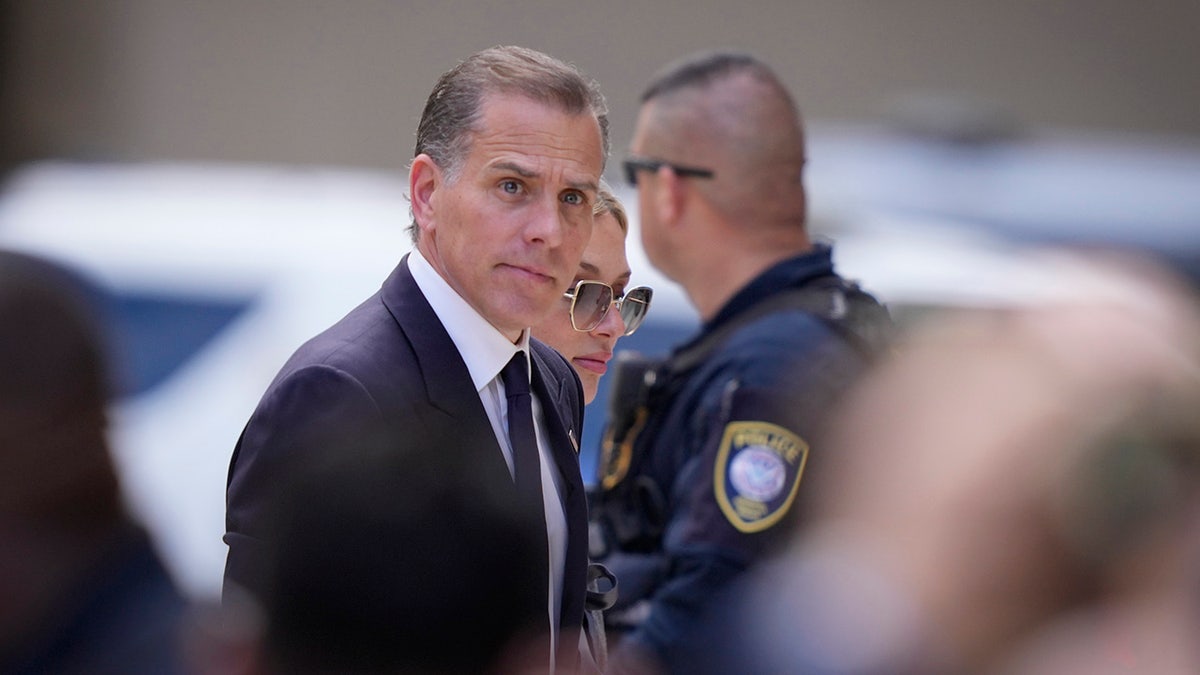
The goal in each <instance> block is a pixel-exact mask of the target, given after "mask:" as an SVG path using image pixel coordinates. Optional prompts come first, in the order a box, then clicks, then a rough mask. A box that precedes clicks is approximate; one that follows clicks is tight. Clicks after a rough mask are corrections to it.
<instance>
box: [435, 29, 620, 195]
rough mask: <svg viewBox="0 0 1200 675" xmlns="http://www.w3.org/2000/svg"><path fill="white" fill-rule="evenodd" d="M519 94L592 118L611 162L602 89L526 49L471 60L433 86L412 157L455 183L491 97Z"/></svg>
mask: <svg viewBox="0 0 1200 675" xmlns="http://www.w3.org/2000/svg"><path fill="white" fill-rule="evenodd" d="M492 93H504V94H520V95H522V96H526V97H528V98H530V99H532V100H534V101H539V102H542V103H545V104H548V105H555V106H558V107H559V108H561V109H562V110H564V111H565V112H567V113H570V114H581V113H584V112H590V113H591V114H592V115H594V116H595V117H596V121H597V122H598V123H599V125H600V137H601V142H602V147H603V152H604V155H603V157H604V159H605V160H607V158H608V151H609V139H608V107H607V104H606V103H605V101H604V95H603V94H601V93H600V88H599V85H597V83H596V82H595V81H594V80H591V79H588V78H586V77H585V76H584V75H583V74H582V73H581V72H579V70H578V69H576V68H575V67H574V66H572V65H570V64H567V63H564V62H562V61H559V60H558V59H556V58H554V57H551V56H548V55H546V54H543V53H541V52H538V51H534V50H532V49H527V48H525V47H515V46H503V47H492V48H490V49H485V50H483V51H481V52H477V53H475V54H472V55H471V56H470V57H468V58H467V59H466V60H465V61H463V62H462V63H459V64H458V65H457V66H455V67H454V68H452V69H451V70H449V71H447V72H446V73H444V74H443V75H442V76H441V77H440V78H439V79H438V81H437V84H436V85H434V87H433V91H432V92H431V93H430V94H429V99H428V100H427V101H426V102H425V111H424V112H423V113H422V114H421V122H420V124H419V125H418V126H417V145H416V152H415V153H414V156H416V155H419V154H421V153H425V154H427V155H429V157H430V158H432V159H433V161H434V162H435V163H436V164H437V165H438V166H439V167H441V168H442V170H443V171H445V172H447V174H448V175H449V176H450V177H451V179H453V178H454V177H456V175H457V172H458V171H459V170H460V169H461V166H462V162H463V159H464V158H465V157H466V156H467V153H468V152H469V151H470V145H471V133H472V132H473V131H475V129H476V125H477V124H478V122H479V117H480V115H481V108H482V106H483V100H484V97H485V96H486V95H487V94H492Z"/></svg>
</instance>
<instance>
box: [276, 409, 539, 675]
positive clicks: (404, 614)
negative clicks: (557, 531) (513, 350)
mask: <svg viewBox="0 0 1200 675" xmlns="http://www.w3.org/2000/svg"><path fill="white" fill-rule="evenodd" d="M461 440H462V436H461V434H458V433H457V432H456V433H453V434H451V433H448V432H447V433H443V434H441V435H440V436H438V437H433V436H428V435H423V434H415V435H413V436H411V437H410V438H408V439H405V440H404V441H402V442H399V443H397V442H395V441H387V442H384V441H382V439H381V441H380V442H379V443H377V444H375V445H373V446H371V445H363V446H360V447H358V448H355V449H354V452H348V453H342V454H341V458H340V459H333V458H331V459H330V460H329V461H328V462H327V463H325V464H322V465H314V466H312V467H310V469H311V470H310V471H309V472H307V474H306V475H303V476H302V477H301V478H299V479H298V480H297V482H296V483H295V484H293V485H292V486H291V487H290V488H289V489H287V490H286V491H285V496H284V497H283V498H281V501H280V509H279V511H278V516H277V519H276V521H275V529H276V533H277V534H276V537H275V539H274V542H275V544H274V549H273V551H272V554H271V556H270V561H271V562H270V565H269V568H270V576H269V582H268V583H267V584H266V586H265V592H264V595H263V598H262V610H263V619H264V621H263V625H264V627H265V633H264V634H263V639H262V641H261V644H262V649H261V652H260V655H259V659H258V663H259V664H260V666H261V667H260V668H259V669H258V670H257V671H256V672H258V673H270V674H277V675H284V674H294V673H343V672H354V673H389V674H393V675H483V674H486V673H493V674H495V675H505V674H508V673H545V672H546V664H545V662H544V661H543V660H541V656H540V654H542V653H544V651H543V650H542V649H541V648H540V647H541V644H542V643H543V642H544V640H545V639H546V636H545V629H546V626H545V606H544V605H543V604H542V603H541V601H540V600H539V599H538V597H537V596H535V595H531V594H529V593H528V592H526V590H527V589H528V588H529V586H530V585H532V584H536V583H538V580H539V572H538V569H539V568H538V565H537V564H536V563H537V560H536V558H535V556H536V555H538V553H537V552H538V548H537V546H535V545H534V544H535V543H536V542H537V539H538V537H539V536H542V534H541V531H540V529H539V528H538V527H536V525H535V524H534V523H532V522H531V521H530V520H529V519H528V518H527V517H526V514H525V513H524V512H523V511H521V510H520V509H519V508H518V505H517V504H516V503H515V502H514V501H513V500H512V499H511V496H510V492H511V490H512V486H511V481H510V480H509V479H508V478H507V476H504V475H503V474H496V473H494V472H490V471H487V470H486V468H485V467H484V466H483V465H481V464H480V463H478V462H474V461H470V460H469V459H468V457H469V455H468V454H465V453H462V452H454V451H451V450H452V447H451V446H450V445H449V443H457V442H460V441H461ZM431 448H434V449H440V450H442V452H436V453H433V452H429V449H431ZM397 485H404V486H405V487H404V489H397V488H396V486H397ZM397 579H399V580H400V581H401V582H400V583H397V582H396V580H397ZM560 670H561V668H560Z"/></svg>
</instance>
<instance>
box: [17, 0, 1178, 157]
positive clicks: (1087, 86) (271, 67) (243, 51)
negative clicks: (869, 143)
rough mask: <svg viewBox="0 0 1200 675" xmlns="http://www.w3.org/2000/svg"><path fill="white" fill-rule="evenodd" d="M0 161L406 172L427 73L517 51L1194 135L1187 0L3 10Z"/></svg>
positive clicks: (827, 102)
mask: <svg viewBox="0 0 1200 675" xmlns="http://www.w3.org/2000/svg"><path fill="white" fill-rule="evenodd" d="M0 7H2V8H3V9H0V12H2V17H0V18H2V28H0V30H2V31H3V32H2V33H0V37H2V40H3V41H2V43H0V45H2V46H0V50H2V53H0V57H2V62H0V63H2V65H0V103H2V107H0V142H2V143H0V162H3V164H4V165H5V166H6V167H11V166H13V165H14V164H17V163H20V162H23V161H27V160H30V159H37V158H46V157H54V158H70V159H96V160H117V161H125V160H133V161H139V160H163V159H168V160H217V161H237V162H241V161H246V162H268V163H289V164H290V163H298V164H310V163H312V164H332V165H342V166H357V167H367V168H384V169H394V168H400V167H403V166H404V165H405V163H406V161H407V159H408V158H409V157H410V156H411V154H412V150H411V147H412V134H413V130H414V128H415V127H416V122H417V119H418V117H419V115H420V112H421V106H422V104H423V102H424V98H425V96H426V94H427V93H428V91H429V89H430V87H431V85H432V83H433V81H434V79H435V78H436V77H437V75H438V74H439V73H441V72H442V71H444V70H446V69H447V68H449V67H451V66H452V65H453V64H454V63H455V62H456V60H458V59H460V58H462V57H463V56H465V55H467V54H469V53H471V52H472V51H475V50H477V49H480V48H483V47H487V46H491V45H495V44H502V43H518V44H523V45H527V46H530V47H534V48H537V49H541V50H544V51H547V52H549V53H551V54H553V55H555V56H558V57H560V58H563V59H566V60H569V61H573V62H575V63H576V64H578V65H579V66H580V67H581V68H582V69H584V70H585V72H587V73H588V74H589V75H591V76H593V77H595V78H596V79H597V80H599V81H600V83H601V84H602V86H603V88H604V90H605V92H606V94H607V96H608V98H609V103H610V107H611V109H612V118H613V125H614V126H613V133H614V137H613V141H614V143H613V147H614V151H615V154H616V155H617V156H619V155H620V153H621V151H622V149H623V148H624V147H625V146H626V145H627V142H628V138H629V133H630V130H631V127H632V124H633V120H634V114H635V110H636V98H637V95H638V93H639V91H640V89H641V87H642V86H643V85H644V83H645V81H646V80H647V78H648V77H649V76H650V74H651V73H652V72H653V71H654V70H656V69H657V68H659V67H660V66H661V65H662V64H663V63H665V62H666V61H668V60H670V59H673V58H675V57H677V56H680V55H681V54H683V53H685V52H688V51H690V50H694V49H699V48H709V47H718V46H727V47H737V48H745V49H750V50H753V51H755V52H756V53H758V54H759V55H761V56H763V57H764V58H766V59H767V60H768V61H769V62H771V63H773V64H774V65H776V66H777V67H778V69H779V70H780V72H781V74H782V76H783V77H784V78H785V79H786V80H787V82H788V83H789V84H790V85H792V86H793V87H794V90H795V91H796V93H797V95H798V98H799V103H800V105H801V107H802V109H803V110H804V112H805V113H806V115H807V117H808V118H809V119H810V120H814V121H821V120H850V121H862V120H875V119H878V118H880V117H881V116H885V115H887V114H889V113H892V112H894V111H895V110H897V109H903V108H904V106H905V105H907V104H906V101H907V102H910V103H911V101H912V97H913V96H914V95H929V96H933V97H938V96H944V95H953V96H955V97H957V98H958V99H959V100H960V101H967V102H970V103H973V104H975V105H978V106H980V107H981V108H982V109H984V110H993V111H998V112H1000V113H1002V114H1004V115H1008V116H1010V117H1006V118H1005V119H1007V120H1015V121H1016V122H1018V123H1019V124H1021V125H1023V126H1025V127H1032V128H1040V127H1069V128H1073V129H1085V130H1098V131H1106V132H1130V133H1135V134H1155V135H1160V134H1169V135H1186V136H1192V137H1196V136H1200V66H1198V64H1200V40H1198V39H1197V38H1196V31H1197V28H1198V27H1200V3H1198V2H1195V1H1194V0H1145V1H1143V2H1129V1H1128V0H1052V1H1049V2H1042V1H1035V0H1012V1H997V0H895V1H885V0H874V1H873V0H743V1H738V2H730V1H727V0H725V1H721V0H655V1H654V2H645V1H644V0H603V1H593V2H579V1H577V0H569V1H563V0H507V1H501V2H489V1H486V0H345V1H334V0H212V1H206V2H183V1H174V0H91V1H86V2H81V1H79V0H0Z"/></svg>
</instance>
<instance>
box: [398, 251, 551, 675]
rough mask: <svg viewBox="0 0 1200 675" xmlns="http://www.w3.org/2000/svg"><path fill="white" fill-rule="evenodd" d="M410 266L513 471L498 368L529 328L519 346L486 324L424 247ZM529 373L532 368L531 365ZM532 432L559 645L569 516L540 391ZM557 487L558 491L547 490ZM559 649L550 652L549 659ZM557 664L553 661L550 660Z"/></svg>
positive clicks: (524, 346)
mask: <svg viewBox="0 0 1200 675" xmlns="http://www.w3.org/2000/svg"><path fill="white" fill-rule="evenodd" d="M408 269H409V271H410V272H411V273H412V276H413V280H414V281H415V282H416V283H417V287H418V288H420V289H421V293H422V294H423V295H424V296H425V299H426V300H428V301H429V305H430V306H431V307H432V308H433V311H434V313H435V314H437V317H438V319H439V320H441V322H442V326H444V327H445V329H446V332H447V333H449V334H450V339H451V340H452V341H453V342H454V346H455V347H456V348H457V349H458V353H459V354H460V355H461V356H462V358H463V361H464V362H465V363H466V364H467V370H468V371H469V372H470V373H471V381H472V382H473V383H474V385H475V390H476V391H477V392H479V400H480V401H481V402H482V403H483V409H484V410H486V411H487V416H488V420H489V421H491V423H492V430H493V431H494V432H495V433H496V440H498V441H499V442H500V449H501V451H502V452H503V453H504V461H505V462H507V463H508V470H509V473H512V471H513V454H512V444H511V442H510V441H509V438H508V401H507V399H506V398H505V392H504V384H503V383H502V382H501V381H500V371H501V370H503V369H504V366H506V365H508V362H509V361H510V360H512V357H513V355H514V354H516V353H517V352H518V351H521V352H524V353H525V358H527V359H528V358H529V329H528V328H526V329H525V330H524V331H523V332H522V333H521V339H520V340H519V342H518V343H517V344H513V343H512V342H509V340H508V338H507V337H505V336H504V334H503V333H501V332H500V331H498V330H496V328H495V326H492V325H491V324H490V323H488V321H487V319H484V318H483V317H482V316H480V315H479V313H478V312H476V311H475V309H474V308H473V307H471V305H470V304H468V303H467V301H466V300H464V299H463V298H462V296H460V295H459V294H458V293H457V292H456V291H455V290H454V289H453V288H451V287H450V284H448V283H446V280H445V279H443V278H442V276H441V275H440V274H438V272H437V270H435V269H433V266H432V265H430V264H429V261H427V260H425V258H424V257H423V256H422V255H421V253H420V251H418V250H417V249H415V248H414V249H413V250H412V253H410V254H409V256H408ZM529 372H530V373H532V372H533V366H532V364H530V367H529ZM532 398H533V420H534V432H535V434H536V435H537V444H538V455H539V457H540V459H541V465H542V467H541V468H542V500H543V505H544V508H545V511H546V536H547V543H548V544H549V545H548V546H547V548H548V550H549V553H550V560H549V563H550V567H549V569H550V580H549V583H550V589H549V591H550V592H549V594H548V597H549V598H550V601H549V604H548V606H547V608H546V611H547V613H548V615H549V618H550V632H551V646H552V647H556V646H557V644H558V615H559V611H560V608H561V606H562V582H563V567H564V565H565V563H566V557H567V517H566V513H565V512H564V510H563V506H562V499H561V498H560V497H559V493H560V492H561V490H562V486H561V485H559V479H558V471H556V470H555V467H556V466H557V465H556V464H555V462H554V458H553V457H552V456H551V454H550V448H549V446H548V444H547V442H546V437H547V432H546V421H545V418H544V416H543V412H542V404H541V401H539V400H538V397H537V395H536V394H535V395H534V396H533V397H532ZM548 486H553V487H554V489H552V490H551V489H548ZM554 652H555V649H553V648H552V649H551V650H550V654H551V659H553V658H554ZM552 665H553V664H552Z"/></svg>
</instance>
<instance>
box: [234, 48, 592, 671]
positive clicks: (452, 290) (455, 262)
mask: <svg viewBox="0 0 1200 675" xmlns="http://www.w3.org/2000/svg"><path fill="white" fill-rule="evenodd" d="M607 150H608V123H607V112H606V109H605V104H604V100H603V97H602V96H601V94H600V93H599V90H598V89H597V88H596V85H595V83H594V82H591V81H590V80H587V79H585V78H584V77H583V76H582V75H581V74H580V73H579V72H578V71H577V70H575V69H574V68H573V67H571V66H568V65H566V64H564V63H562V62H560V61H558V60H556V59H553V58H551V57H549V56H546V55H545V54H541V53H539V52H535V51H532V50H528V49H524V48H519V47H497V48H493V49H488V50H484V51H482V52H479V53H477V54H474V55H472V56H471V57H469V58H468V59H466V60H465V61H463V62H462V63H460V64H459V65H458V66H456V67H455V68H453V69H452V70H450V71H448V72H447V73H445V74H444V75H442V77H441V78H440V79H439V81H438V82H437V84H436V85H435V87H434V90H433V92H432V93H431V94H430V96H429V99H428V101H427V103H426V106H425V111H424V113H423V115H422V118H421V121H420V124H419V126H418V129H417V144H416V156H415V157H414V159H413V161H412V165H411V167H410V170H409V191H410V198H411V203H412V212H413V229H412V232H413V239H414V242H415V244H416V247H415V249H414V250H413V251H412V252H411V253H410V254H409V255H407V256H405V257H404V259H403V260H401V262H400V264H399V265H398V266H397V267H396V269H395V270H394V271H393V272H392V274H391V276H389V277H388V279H387V280H386V281H384V283H383V287H382V288H381V289H380V291H379V292H378V293H376V294H375V295H373V296H372V297H370V298H368V299H367V300H366V301H365V302H364V303H363V304H361V305H360V306H358V307H357V308H355V309H354V310H353V311H351V312H350V313H349V314H348V315H347V316H346V317H345V318H343V319H342V320H341V321H339V322H338V323H337V324H335V325H334V326H332V327H331V328H329V329H328V330H326V331H325V332H323V333H321V334H320V335H318V336H316V337H315V338H313V339H312V340H310V341H309V342H308V343H306V344H305V345H303V346H302V347H301V348H300V349H299V350H298V351H297V352H296V353H295V354H294V355H293V356H292V358H291V359H290V360H289V361H288V362H287V364H286V365H284V367H283V369H282V370H281V371H280V373H279V374H278V375H277V376H276V378H275V380H274V381H273V382H272V383H271V385H270V387H269V388H268V389H267V392H266V393H265V394H264V395H263V398H262V400H261V402H260V403H259V405H258V408H257V409H256V410H255V412H254V414H253V415H252V417H251V418H250V421H249V423H248V424H247V426H246V428H245V430H244V431H243V433H242V436H241V438H240V439H239V441H238V444H237V447H236V448H235V450H234V454H233V459H232V461H231V464H230V472H229V483H228V494H227V514H226V527H227V532H226V534H225V541H226V543H227V544H228V545H229V557H228V560H227V563H226V570H225V585H226V596H227V597H228V596H229V595H231V594H232V593H236V592H238V591H239V590H245V591H249V592H250V594H251V595H254V594H255V593H256V592H261V589H262V588H263V584H265V583H267V582H268V579H267V578H266V577H267V574H266V567H267V566H266V560H267V558H268V555H267V552H268V551H269V550H270V548H271V546H272V545H273V543H274V542H272V541H271V540H272V537H273V531H272V528H271V527H270V523H271V522H272V516H273V514H272V510H273V509H274V508H275V502H276V500H277V497H278V488H279V487H280V486H283V485H285V484H286V483H287V482H288V481H289V480H291V479H292V478H294V477H295V476H297V475H298V474H299V472H301V471H308V470H311V469H312V467H313V466H314V465H316V466H320V464H321V463H323V462H326V461H328V460H330V459H331V458H332V457H334V456H335V455H338V454H339V453H340V451H342V450H344V449H346V448H352V447H355V444H356V441H357V439H360V438H361V437H362V435H363V434H365V433H379V432H380V431H382V432H383V433H385V434H393V435H395V436H396V437H398V438H399V437H404V436H406V435H414V434H421V435H432V436H437V435H439V434H442V433H443V432H444V431H445V430H446V429H447V428H450V429H452V430H453V439H454V442H452V443H450V444H448V445H438V446H437V447H430V448H429V452H460V453H465V454H468V455H469V456H470V457H471V459H472V461H475V462H478V463H481V464H482V465H484V466H488V467H490V468H491V470H492V471H493V472H495V473H500V472H505V473H506V474H509V475H514V476H515V477H516V482H517V485H516V486H515V488H514V490H513V498H514V499H521V500H524V501H523V503H525V504H527V505H532V504H535V503H536V504H537V505H538V506H540V508H536V509H535V508H532V506H531V507H530V508H529V509H528V511H529V515H530V517H531V518H534V519H536V520H537V522H538V523H539V526H540V527H541V528H542V529H544V530H545V532H546V549H545V551H544V554H543V555H539V556H538V557H539V558H540V559H542V560H545V562H546V568H545V573H544V574H543V575H542V577H543V578H544V579H545V580H546V582H545V586H544V587H543V588H540V589H535V590H536V591H537V592H540V594H541V597H543V598H544V600H545V604H546V607H547V624H548V626H547V628H548V630H547V632H548V633H549V634H550V643H549V644H551V645H556V648H555V649H554V650H553V651H552V652H551V658H550V665H551V669H553V668H554V664H555V660H556V659H557V663H558V668H559V670H568V669H570V668H573V667H574V665H575V664H576V662H577V660H578V654H577V652H576V650H575V647H576V643H577V642H578V641H579V631H580V627H581V625H582V622H583V614H584V599H585V585H586V583H585V576H586V569H587V552H586V549H587V533H586V530H587V522H586V520H587V519H586V503H585V496H584V490H583V484H582V480H581V478H580V474H579V466H578V446H577V443H576V439H577V438H578V435H579V430H580V428H581V424H582V415H583V407H582V391H581V387H580V384H579V380H578V377H577V376H576V375H575V374H574V371H573V370H572V369H571V367H570V365H569V364H567V362H566V361H565V360H564V359H562V357H561V356H559V355H558V354H557V352H554V351H553V350H552V349H550V348H549V347H546V346H545V345H543V344H541V343H540V342H537V341H536V340H532V339H530V336H529V329H528V327H529V326H531V325H533V324H536V323H538V322H539V321H540V320H541V319H542V318H543V317H544V316H545V315H546V314H547V313H548V312H549V311H550V310H551V309H553V308H555V307H557V303H558V301H559V300H560V299H561V298H562V295H563V293H564V292H565V291H566V290H567V287H568V285H569V284H570V283H571V281H572V280H573V279H574V274H575V271H576V269H577V267H578V265H579V260H580V258H581V257H582V254H583V250H584V248H585V247H586V245H587V242H588V239H589V237H590V236H591V229H592V206H593V204H594V202H595V199H596V190H597V188H598V185H599V182H600V176H601V174H602V172H603V169H604V162H605V158H606V156H607ZM512 368H520V370H518V371H512V372H520V373H523V374H521V375H511V376H510V375H509V373H510V370H511V369H512ZM509 377H512V378H515V379H508V378H509ZM519 381H523V382H524V384H520V385H517V384H515V383H517V382H519ZM528 385H531V386H529V389H530V390H531V391H532V395H533V396H532V401H531V402H529V398H528V397H526V399H525V400H526V403H525V406H526V407H525V409H526V410H528V409H529V407H532V419H533V427H534V428H533V429H532V430H530V431H531V433H529V434H527V435H526V436H523V437H522V438H528V439H529V441H528V443H522V442H521V441H520V440H516V439H513V440H510V433H515V432H512V431H511V430H510V429H509V427H510V419H509V418H510V417H512V416H514V415H516V417H518V418H519V416H520V414H519V413H515V414H514V413H512V412H511V410H510V409H509V408H506V398H507V397H508V396H509V395H515V394H514V392H515V391H516V389H518V388H522V387H525V386H528ZM526 417H528V414H526ZM528 446H536V447H535V448H534V450H533V451H532V457H533V458H534V459H533V461H534V463H533V465H532V469H529V468H526V469H525V470H524V471H522V470H521V467H522V466H525V467H529V466H530V465H529V464H528V463H524V464H523V462H527V461H528V460H527V459H523V458H526V457H530V454H529V453H522V452H521V450H522V448H523V447H528ZM522 475H525V476H526V478H525V480H524V481H522V479H521V476H522ZM539 475H540V490H541V492H540V494H537V496H536V497H535V498H533V499H534V500H535V501H531V498H530V497H529V496H528V492H527V491H526V490H527V487H528V486H529V485H530V484H531V483H530V482H529V481H530V477H532V485H533V486H534V490H535V491H536V490H537V489H538V487H537V484H538V480H537V478H538V477H539ZM404 489H405V486H404V485H403V484H399V485H397V486H396V490H397V491H402V490H404ZM320 506H321V505H319V504H313V505H311V506H310V508H320ZM438 516H439V514H437V513H433V514H430V517H431V518H437V517H438ZM543 520H544V523H545V524H544V525H541V523H542V521H543ZM445 526H446V527H447V528H453V527H454V523H453V522H447V523H446V524H445ZM412 554H413V555H423V552H422V551H420V550H413V551H412ZM345 555H347V556H354V555H356V552H355V551H352V550H350V551H345ZM485 565H486V560H481V561H480V570H481V572H480V573H481V574H482V573H485V572H484V569H485ZM387 581H391V580H384V582H387ZM394 581H395V583H421V580H419V579H395V580H394ZM498 583H503V581H502V580H498ZM497 611H504V609H503V608H497Z"/></svg>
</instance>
